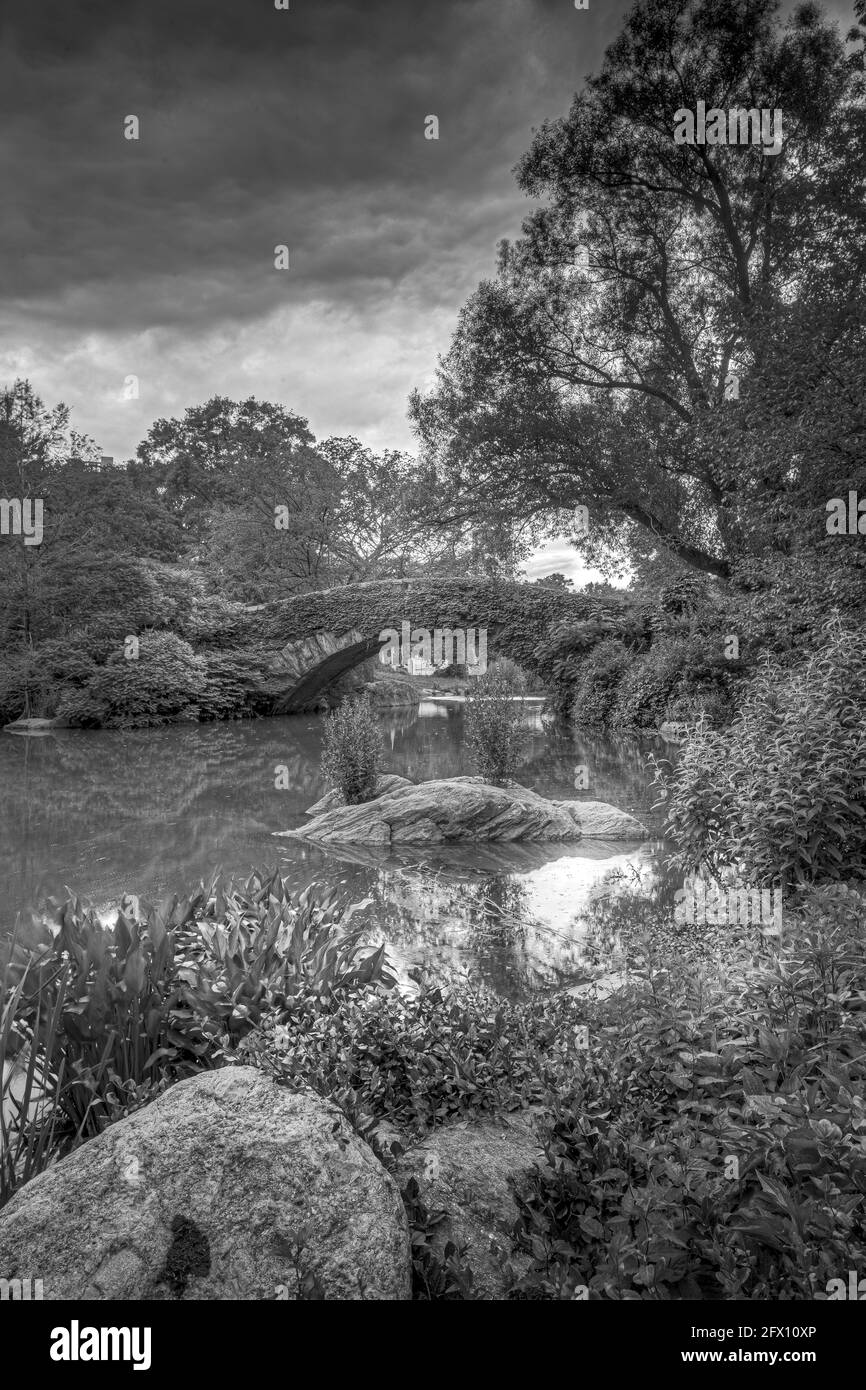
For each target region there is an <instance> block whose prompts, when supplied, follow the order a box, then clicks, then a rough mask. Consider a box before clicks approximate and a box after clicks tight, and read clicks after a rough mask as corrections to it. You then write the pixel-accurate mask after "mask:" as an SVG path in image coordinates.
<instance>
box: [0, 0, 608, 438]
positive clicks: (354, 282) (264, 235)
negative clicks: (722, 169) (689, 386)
mask: <svg viewBox="0 0 866 1390" xmlns="http://www.w3.org/2000/svg"><path fill="white" fill-rule="evenodd" d="M591 5H592V9H591V10H589V11H579V12H578V11H575V9H574V6H573V4H572V0H372V3H371V0H353V3H348V0H291V8H290V10H289V11H280V10H276V9H275V8H274V6H273V3H272V0H146V2H145V0H133V2H132V3H129V0H90V3H65V4H64V3H50V4H33V3H31V0H6V5H5V7H4V8H3V11H2V16H3V17H2V20H0V23H2V44H0V52H2V56H0V117H2V124H0V130H2V134H0V180H2V187H3V189H4V198H3V209H2V213H0V277H2V278H0V323H2V325H3V327H2V328H0V379H8V377H10V376H12V375H14V374H16V373H18V372H20V373H22V374H26V375H30V376H31V377H32V378H33V379H34V383H35V385H36V387H37V390H39V391H40V393H41V394H43V395H44V396H46V397H47V398H50V399H57V398H59V397H61V396H62V397H63V398H65V399H67V401H68V403H69V404H70V405H72V406H73V407H74V410H75V418H76V420H77V421H78V423H79V424H80V425H81V426H82V427H83V428H86V429H88V430H90V432H92V433H94V434H95V435H96V436H97V438H98V439H99V441H100V443H102V444H103V447H105V448H106V449H108V450H109V451H113V452H117V453H121V454H128V453H129V452H131V450H132V448H133V447H134V445H135V443H136V442H137V440H138V438H140V437H141V434H142V433H143V432H144V429H146V428H147V425H148V424H149V423H150V421H151V420H152V419H153V418H154V417H155V416H156V415H159V414H166V413H175V411H176V410H178V409H182V408H183V407H184V406H185V405H189V404H192V403H193V402H194V401H196V400H199V399H202V398H203V397H206V396H207V395H210V394H212V393H213V392H214V391H216V390H223V391H227V392H229V393H231V394H242V393H243V392H244V391H247V392H248V391H255V392H256V394H259V395H262V396H268V395H270V396H272V397H274V398H277V399H286V398H287V395H288V396H290V399H288V400H287V403H288V404H291V405H292V406H293V407H294V408H296V409H298V410H300V411H301V412H302V413H304V414H307V415H309V416H310V417H311V420H312V423H313V426H314V428H315V429H316V430H317V432H318V433H323V432H326V431H328V430H331V429H340V430H350V429H352V430H357V432H359V433H361V432H363V431H364V430H366V431H368V432H371V431H372V435H373V437H374V438H375V439H376V440H377V442H378V443H380V444H381V443H384V442H386V436H388V434H389V431H390V434H391V437H392V438H393V442H395V443H408V442H409V441H408V436H407V434H406V430H405V425H404V422H403V417H404V413H405V398H406V393H407V391H408V390H409V389H410V388H411V386H412V385H415V384H422V382H423V379H424V377H425V376H426V375H428V374H429V372H430V371H431V370H432V368H433V367H434V365H435V355H436V351H439V350H442V349H444V348H445V347H446V346H447V341H448V336H449V333H450V329H451V327H452V325H453V321H454V319H455V317H456V313H457V310H458V309H459V306H460V304H461V303H462V301H463V300H464V299H465V297H466V295H467V294H468V293H469V292H470V291H471V290H472V289H473V288H474V285H475V284H476V282H477V280H478V278H479V277H480V276H481V275H483V274H485V273H487V272H488V271H489V269H490V267H491V266H492V263H493V255H494V249H495V243H496V241H497V240H498V239H499V238H500V237H501V236H503V235H514V234H515V233H516V232H517V231H518V229H519V224H520V218H521V216H522V215H523V214H524V212H525V211H526V205H525V203H524V200H523V199H522V196H521V195H520V193H519V191H518V190H517V188H516V186H515V184H514V180H513V177H512V174H511V169H512V166H513V165H514V163H515V161H516V160H517V159H518V158H519V156H520V154H521V153H522V151H523V150H524V149H525V148H526V146H527V144H528V141H529V139H530V127H531V126H532V125H533V124H538V123H540V121H541V120H542V119H544V117H545V116H548V115H556V114H559V113H560V112H561V111H563V110H564V109H566V107H567V105H568V103H569V101H570V98H571V95H572V93H573V91H574V90H575V88H576V87H577V86H578V85H579V84H580V82H581V80H582V78H583V76H584V75H585V73H586V72H588V71H590V70H592V69H595V68H597V67H598V65H599V62H600V59H601V55H602V53H603V49H604V47H605V45H606V44H607V43H608V42H609V41H610V40H611V38H612V37H613V36H614V34H615V33H616V31H617V29H618V28H619V26H620V23H621V16H622V14H623V13H624V9H625V3H624V0H620V3H617V4H616V5H612V4H610V3H607V4H605V5H604V6H602V5H601V3H600V0H599V3H598V5H597V7H596V0H591ZM129 114H134V115H136V116H138V117H139V119H140V123H141V138H140V140H139V141H138V142H133V141H127V140H125V139H124V138H123V119H124V117H125V116H127V115H129ZM428 114H435V115H437V116H438V118H439V121H440V139H439V141H438V142H437V141H428V140H425V139H424V118H425V116H426V115H428ZM279 243H285V244H287V245H288V247H289V248H290V256H291V270H290V271H289V272H288V273H285V274H283V273H281V272H278V271H276V270H275V269H274V268H273V255H274V246H275V245H277V244H279ZM127 372H136V373H138V374H140V375H141V379H142V394H141V399H140V401H138V402H125V403H121V401H120V399H119V391H118V385H119V382H120V381H121V380H122V378H123V376H124V375H125V374H126V373H127Z"/></svg>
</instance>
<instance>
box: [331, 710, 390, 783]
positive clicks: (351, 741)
mask: <svg viewBox="0 0 866 1390" xmlns="http://www.w3.org/2000/svg"><path fill="white" fill-rule="evenodd" d="M381 751H382V735H381V731H380V728H379V723H378V720H377V718H376V715H375V714H374V713H373V709H372V707H371V705H370V701H369V700H368V699H367V698H366V697H364V696H355V697H354V698H353V699H351V700H344V701H343V703H342V704H341V705H340V706H339V707H338V708H337V709H335V710H334V712H333V714H330V715H329V716H328V718H327V719H326V721H325V735H324V746H323V750H322V774H323V776H324V777H325V778H326V780H327V781H328V782H329V783H330V784H331V786H332V787H336V788H338V790H339V791H340V792H341V793H342V796H343V800H344V801H345V803H346V805H347V806H357V805H359V803H360V802H362V801H369V800H370V798H371V797H372V796H373V795H374V794H375V791H376V781H377V778H378V776H379V765H380V759H381Z"/></svg>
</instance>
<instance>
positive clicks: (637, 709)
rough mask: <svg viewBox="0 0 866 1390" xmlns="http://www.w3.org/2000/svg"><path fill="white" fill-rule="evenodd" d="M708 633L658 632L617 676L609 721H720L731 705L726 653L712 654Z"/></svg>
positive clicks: (632, 724)
mask: <svg viewBox="0 0 866 1390" xmlns="http://www.w3.org/2000/svg"><path fill="white" fill-rule="evenodd" d="M711 652H712V648H711V647H710V643H709V639H708V638H707V637H706V636H705V635H703V634H702V635H701V636H700V637H691V638H687V637H658V638H656V640H655V641H654V642H653V644H652V646H651V647H650V648H649V650H648V651H646V652H641V653H639V654H637V655H635V657H634V658H633V660H632V663H631V665H630V666H629V667H628V669H627V670H626V672H625V674H624V675H623V676H622V678H621V680H620V681H619V683H618V685H617V689H616V696H615V700H614V703H613V707H612V709H611V711H610V715H609V722H610V723H611V724H613V725H615V726H616V727H617V728H624V729H657V728H658V727H659V725H660V724H661V723H662V722H663V721H664V720H665V719H684V720H688V721H690V722H691V721H696V720H697V719H698V718H699V717H700V715H701V714H705V715H706V717H707V719H708V720H712V721H713V722H716V720H721V719H723V718H724V716H725V714H726V713H727V711H728V701H727V693H726V692H727V681H728V671H727V669H726V662H725V658H724V656H723V655H722V647H721V641H720V643H719V647H718V655H711Z"/></svg>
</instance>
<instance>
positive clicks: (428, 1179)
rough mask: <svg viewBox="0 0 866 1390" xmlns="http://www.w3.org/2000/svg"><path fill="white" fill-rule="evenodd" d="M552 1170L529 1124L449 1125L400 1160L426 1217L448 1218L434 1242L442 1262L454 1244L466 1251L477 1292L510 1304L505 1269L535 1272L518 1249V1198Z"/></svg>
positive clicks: (501, 1121)
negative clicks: (531, 1178) (534, 1177)
mask: <svg viewBox="0 0 866 1390" xmlns="http://www.w3.org/2000/svg"><path fill="white" fill-rule="evenodd" d="M545 1164H546V1159H545V1156H544V1153H543V1151H542V1148H541V1145H540V1144H539V1142H538V1140H537V1139H536V1138H535V1136H534V1135H533V1133H532V1130H531V1128H530V1126H529V1124H528V1123H527V1122H526V1120H525V1119H524V1118H521V1119H520V1120H515V1119H505V1118H500V1119H499V1120H496V1121H494V1120H478V1121H474V1122H473V1121H468V1120H461V1121H458V1122H457V1123H456V1124H450V1125H442V1126H441V1127H440V1128H438V1129H434V1130H433V1132H432V1134H430V1135H428V1136H427V1138H426V1139H424V1140H422V1141H421V1143H419V1144H417V1145H416V1146H415V1147H414V1148H411V1149H409V1150H408V1151H407V1152H406V1153H405V1154H403V1155H402V1157H401V1159H400V1160H399V1167H398V1177H399V1179H400V1182H401V1184H402V1185H405V1183H406V1182H407V1181H408V1179H409V1178H413V1177H414V1179H415V1181H416V1182H417V1184H418V1195H419V1197H420V1198H421V1201H422V1202H423V1203H424V1206H425V1207H426V1208H427V1210H428V1211H444V1212H445V1216H444V1218H443V1219H442V1220H441V1221H440V1222H438V1223H437V1225H436V1226H434V1228H433V1233H432V1235H431V1237H430V1243H431V1245H432V1247H433V1249H434V1251H435V1252H436V1254H437V1255H438V1256H439V1258H440V1259H442V1258H443V1257H444V1254H445V1246H446V1245H447V1243H448V1242H449V1241H453V1243H454V1244H455V1245H456V1246H457V1247H458V1248H462V1247H465V1250H466V1255H465V1258H466V1261H467V1263H468V1265H469V1267H470V1269H471V1270H472V1287H473V1290H474V1292H475V1294H476V1296H477V1297H478V1298H480V1299H482V1300H484V1301H491V1300H492V1301H499V1300H501V1299H504V1298H506V1297H507V1293H508V1281H507V1279H506V1274H505V1270H504V1268H503V1265H504V1263H506V1262H507V1263H508V1264H510V1265H511V1268H512V1270H513V1271H514V1272H515V1273H517V1274H518V1275H520V1274H523V1273H525V1271H526V1269H527V1267H528V1266H529V1263H530V1261H529V1257H528V1256H526V1255H523V1254H522V1253H518V1252H516V1251H515V1250H514V1248H513V1239H512V1234H511V1232H512V1227H513V1226H514V1223H515V1222H516V1221H517V1218H518V1216H519V1214H520V1213H519V1211H518V1207H517V1203H516V1201H515V1192H520V1191H522V1190H523V1189H524V1186H525V1183H526V1179H527V1176H528V1175H529V1173H530V1172H531V1170H532V1169H533V1168H534V1167H536V1166H538V1167H541V1166H544V1165H545Z"/></svg>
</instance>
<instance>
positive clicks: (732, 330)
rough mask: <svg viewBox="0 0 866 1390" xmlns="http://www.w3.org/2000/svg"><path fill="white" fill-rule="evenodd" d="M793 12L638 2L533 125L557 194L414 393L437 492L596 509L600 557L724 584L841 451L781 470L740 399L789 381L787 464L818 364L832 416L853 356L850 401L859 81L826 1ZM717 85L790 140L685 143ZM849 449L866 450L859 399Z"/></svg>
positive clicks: (511, 512)
mask: <svg viewBox="0 0 866 1390" xmlns="http://www.w3.org/2000/svg"><path fill="white" fill-rule="evenodd" d="M775 10H776V5H775V3H774V0H742V3H739V4H734V5H732V4H730V0H640V3H638V4H637V5H636V6H635V8H634V9H633V10H632V12H631V14H630V16H629V19H628V21H627V24H626V26H625V30H624V32H623V34H622V35H621V36H620V38H619V39H618V40H617V41H616V42H615V43H614V44H613V45H612V47H611V48H610V49H609V50H608V53H607V55H606V59H605V63H604V67H603V70H602V72H601V74H600V75H599V76H597V77H594V78H591V79H590V80H589V82H588V86H587V89H586V90H585V92H582V93H581V94H579V95H578V96H576V97H575V100H574V103H573V105H572V108H571V111H570V113H569V115H568V116H567V117H564V118H562V119H559V120H556V121H547V122H545V123H544V124H543V126H542V127H541V129H540V130H539V131H538V132H537V134H536V136H535V139H534V141H533V144H532V147H531V149H530V151H529V153H528V154H527V155H526V156H525V158H524V159H523V160H522V161H521V164H520V165H519V170H518V179H519V183H520V185H521V187H522V188H523V189H524V191H525V192H527V193H528V194H531V195H533V196H539V195H543V196H545V197H546V198H547V199H548V201H549V205H548V206H545V207H542V208H541V209H539V210H537V211H536V212H534V213H533V214H531V215H530V216H529V217H528V218H527V219H526V221H525V222H524V226H523V235H522V237H521V238H520V239H519V240H518V241H517V242H516V243H515V244H514V245H509V244H508V243H507V242H503V243H502V244H501V246H500V252H499V259H498V270H497V276H496V279H495V280H493V281H490V282H485V283H484V284H482V285H481V286H480V288H479V289H478V291H477V292H476V293H475V295H474V296H473V297H472V298H471V300H470V301H469V303H468V304H467V306H466V307H465V308H464V310H463V311H462V313H461V316H460V320H459V324H458V328H457V331H456V334H455V337H454V341H453V343H452V346H451V349H450V351H449V352H448V354H447V355H446V357H445V358H444V359H443V360H442V361H441V362H440V368H439V374H438V380H437V384H436V387H435V388H434V390H433V391H432V392H431V393H429V394H428V395H427V396H421V395H420V394H419V393H417V392H416V393H415V394H414V395H413V398H412V403H411V413H412V418H413V421H414V424H415V427H416V429H417V432H418V434H419V436H420V438H421V441H422V444H423V446H424V448H425V451H426V455H427V466H428V467H430V468H431V469H432V470H433V471H434V472H435V475H436V478H437V481H438V486H437V488H436V489H435V492H433V491H432V490H431V497H434V496H435V505H434V506H433V507H431V513H433V514H436V515H438V516H440V517H441V518H443V519H447V520H449V521H451V522H454V521H465V520H467V519H479V520H485V521H486V520H489V519H490V518H493V517H499V518H500V519H508V520H510V521H511V522H512V523H513V524H514V525H518V524H523V525H526V524H527V522H531V521H532V520H533V519H534V521H535V523H536V525H537V526H539V527H542V528H546V529H547V530H548V532H550V533H552V532H554V531H560V532H561V531H562V530H563V529H565V527H566V526H567V524H568V518H569V516H573V509H574V507H575V506H577V505H580V504H583V505H586V506H588V508H589V512H590V528H589V533H588V535H586V536H583V535H576V536H575V544H577V545H578V546H579V548H580V549H581V550H582V551H583V553H584V555H585V557H586V558H587V559H588V560H590V561H591V562H595V563H598V562H599V560H600V559H601V558H602V557H603V556H604V555H605V554H607V555H610V554H614V555H617V554H618V555H619V556H620V557H624V556H625V555H626V554H629V553H630V554H631V555H632V556H633V557H635V556H636V557H643V558H646V557H647V556H648V555H650V554H652V553H653V552H654V551H658V550H659V549H660V548H661V549H665V550H667V551H669V552H670V553H671V554H672V555H674V556H675V557H677V558H678V560H679V561H680V562H681V563H683V564H685V565H688V566H690V567H692V568H694V569H697V570H700V571H702V572H704V573H706V574H710V575H715V576H717V577H719V578H722V579H727V578H729V577H730V576H731V574H732V572H733V569H734V567H735V566H736V564H737V563H738V562H739V560H740V558H741V557H742V556H743V555H744V554H749V553H750V552H754V550H755V547H756V546H758V545H759V544H763V543H764V542H765V540H766V536H765V534H764V532H765V527H764V525H763V522H764V518H765V517H770V518H772V516H773V511H774V508H775V506H776V503H777V501H779V499H782V503H783V507H784V504H785V502H784V499H785V498H787V499H788V500H789V502H790V499H791V498H792V497H794V496H796V494H797V492H798V490H799V489H800V488H801V487H802V486H805V487H807V489H808V490H810V491H811V492H818V491H820V487H821V486H823V484H824V481H825V477H826V470H824V469H823V468H821V467H819V468H818V470H817V472H816V471H815V470H814V469H813V468H812V464H811V460H810V459H809V458H804V457H802V454H803V451H802V448H801V450H800V455H801V457H800V460H799V462H798V465H797V470H796V473H797V476H795V477H794V478H793V479H792V478H791V477H790V476H789V475H788V474H787V473H785V472H784V471H783V470H782V469H781V466H779V467H777V466H776V465H775V464H774V466H773V467H772V468H771V469H770V470H769V472H768V471H767V470H766V469H765V468H764V466H763V460H762V459H761V458H759V457H755V453H754V449H753V448H752V447H751V446H752V444H753V442H754V436H752V438H751V440H750V438H749V437H748V436H747V433H746V431H745V430H744V429H743V426H742V422H743V419H744V418H745V412H743V413H741V414H740V415H738V413H737V412H738V410H739V411H741V412H742V406H743V403H744V402H747V401H748V402H751V404H752V406H753V407H754V408H753V410H752V415H751V418H750V426H751V427H753V426H754V423H755V418H756V417H760V418H762V419H766V412H763V414H762V405H761V402H762V400H763V398H764V393H765V392H766V391H767V389H768V388H769V389H771V390H772V393H773V397H774V405H773V407H772V410H771V412H770V414H771V415H772V416H773V418H772V419H771V420H770V424H769V426H768V429H767V430H766V431H765V432H769V433H771V434H772V433H773V429H774V428H775V452H776V454H777V456H778V457H779V460H780V464H781V456H782V453H783V448H782V442H783V436H784V434H785V432H786V431H787V432H788V433H790V431H791V430H795V431H799V433H800V436H801V443H802V436H803V433H804V428H805V421H804V420H803V419H801V418H799V417H798V413H797V405H796V387H797V383H798V382H799V383H800V384H802V380H803V378H804V376H805V377H806V378H808V380H809V381H810V383H821V382H823V385H820V384H819V385H818V387H817V389H816V390H815V391H814V392H812V393H811V401H810V408H811V407H814V409H815V410H816V411H819V412H820V410H821V409H823V408H824V407H826V406H827V404H828V402H829V401H830V398H831V396H832V391H833V386H832V385H831V383H833V381H834V378H835V376H836V373H837V369H841V381H842V387H841V394H842V396H844V397H845V399H846V400H850V401H854V400H855V398H856V392H857V380H858V375H859V372H860V370H861V369H860V368H859V366H856V367H855V366H854V365H853V364H855V363H857V364H859V363H860V362H862V347H863V329H862V324H860V323H859V322H858V320H857V318H856V316H855V315H853V314H851V313H850V312H847V311H846V309H845V307H844V304H843V303H842V291H843V289H844V294H845V297H846V298H847V300H848V302H850V301H851V300H853V301H855V302H856V300H857V298H858V297H862V293H863V272H864V235H863V233H864V192H866V175H864V170H866V159H864V138H863V137H864V106H863V99H862V98H863V84H862V79H861V77H860V76H859V73H858V71H857V69H856V65H854V64H851V63H850V62H849V61H848V60H847V59H846V57H845V53H844V49H843V46H842V42H841V40H840V38H839V36H838V35H837V34H836V32H835V31H834V30H833V29H832V28H831V27H830V26H828V25H827V24H826V23H825V22H824V21H823V20H822V18H821V17H820V15H819V12H818V10H817V8H816V7H815V6H814V5H811V4H809V5H804V6H801V7H800V8H799V9H798V11H797V12H796V13H795V15H794V16H793V17H792V18H791V20H790V21H789V23H788V26H787V28H786V30H785V31H784V32H780V31H779V30H778V28H777V26H776V25H775V23H774V16H775ZM699 100H701V101H703V102H705V104H706V107H707V108H708V109H709V108H712V107H720V108H722V109H725V110H729V109H731V108H733V107H744V108H746V109H751V108H759V109H763V108H766V109H769V110H776V109H781V110H782V112H783V141H782V147H781V151H780V152H779V153H778V154H774V155H772V154H768V153H766V152H765V151H764V150H763V149H762V148H761V147H752V146H750V147H746V148H744V147H742V146H739V145H715V146H714V145H698V144H694V145H687V144H676V143H675V142H674V138H673V132H674V128H675V124H676V122H675V114H676V112H677V111H680V110H682V109H690V110H695V109H696V105H697V102H698V101H699ZM580 247H585V248H586V251H587V253H588V254H587V259H588V265H589V270H588V272H584V270H583V269H582V268H580V266H579V264H576V257H578V252H579V248H580ZM578 259H579V258H578ZM816 315H817V317H818V319H819V320H820V324H821V332H820V333H819V334H818V335H817V337H814V336H813V337H812V338H810V337H809V335H808V333H806V334H804V332H803V329H804V327H805V326H807V325H808V323H809V322H810V320H811V321H812V322H813V323H814V320H815V316H816ZM786 340H790V341H793V340H796V341H797V343H798V345H799V348H800V349H801V350H802V351H801V353H800V356H799V358H798V359H797V361H796V363H795V364H792V363H791V362H790V359H789V358H788V357H787V356H786V353H785V343H786ZM828 356H829V357H831V358H833V359H834V361H833V363H832V366H831V367H830V368H829V369H828V362H827V359H828ZM836 389H837V391H838V384H837V386H836ZM737 392H738V393H739V399H738V398H737ZM860 401H862V394H861V396H860ZM842 414H844V412H843V411H840V410H839V409H838V407H837V406H833V408H832V410H831V414H830V419H832V420H833V421H836V422H838V419H839V416H840V415H842ZM828 423H829V420H828V419H827V418H826V417H825V418H823V425H827V424H828ZM815 427H816V422H815V420H814V419H813V420H811V421H810V422H809V428H815ZM842 444H843V447H844V448H845V449H846V450H848V451H849V452H850V453H851V454H852V456H853V454H854V453H859V454H860V455H861V456H862V405H856V404H855V405H854V406H853V409H852V413H851V414H850V415H848V416H847V417H846V418H845V425H844V439H843V441H842ZM726 451H727V452H726ZM789 510H790V508H789ZM770 531H771V532H772V531H773V527H772V525H771V527H770ZM791 539H792V537H791V535H790V532H789V534H788V536H787V537H786V540H785V543H786V544H788V545H790V542H791ZM773 540H774V538H773V537H772V536H771V541H773ZM775 540H776V541H777V540H778V536H776V537H775Z"/></svg>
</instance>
